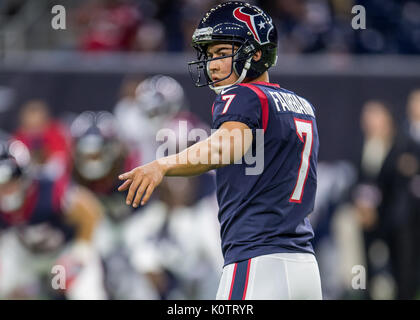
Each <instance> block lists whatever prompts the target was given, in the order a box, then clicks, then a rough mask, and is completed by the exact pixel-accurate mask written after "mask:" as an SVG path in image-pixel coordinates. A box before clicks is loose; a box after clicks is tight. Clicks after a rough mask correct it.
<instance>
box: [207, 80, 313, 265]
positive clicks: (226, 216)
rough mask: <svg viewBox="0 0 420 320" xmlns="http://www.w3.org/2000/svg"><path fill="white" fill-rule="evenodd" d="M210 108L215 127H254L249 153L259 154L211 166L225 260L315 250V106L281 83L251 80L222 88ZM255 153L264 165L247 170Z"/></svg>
mask: <svg viewBox="0 0 420 320" xmlns="http://www.w3.org/2000/svg"><path fill="white" fill-rule="evenodd" d="M212 113H213V123H212V129H218V128H219V127H220V126H221V124H222V123H224V122H226V121H239V122H243V123H245V124H246V125H247V126H248V127H250V128H251V129H252V130H253V136H254V139H253V144H252V149H253V150H252V151H248V152H253V154H254V155H256V159H257V160H256V161H255V162H256V163H250V161H245V157H243V158H242V159H241V161H240V163H235V164H231V165H227V166H225V167H222V168H219V169H217V170H216V184H217V200H218V203H219V214H218V218H219V221H220V225H221V240H222V252H223V255H224V259H225V265H227V264H230V263H234V262H238V261H242V260H246V259H249V258H253V257H256V256H260V255H264V254H271V253H281V252H306V253H312V254H313V253H314V252H313V248H312V244H311V240H312V239H313V236H314V233H313V230H312V226H311V225H310V223H309V220H308V215H309V214H310V213H311V212H312V210H313V208H314V200H315V192H316V185H317V176H316V168H317V159H318V148H319V139H318V130H317V125H316V120H315V115H314V108H313V106H312V105H311V104H310V103H309V102H308V101H307V100H306V99H304V98H302V97H300V96H298V95H296V94H295V93H293V92H291V91H288V90H285V89H282V88H280V87H279V86H278V85H275V84H271V83H265V82H254V83H250V84H239V85H235V86H232V87H229V88H227V89H225V90H223V91H222V92H221V93H220V94H219V95H218V96H217V97H216V99H215V102H214V104H213V108H212ZM257 131H258V132H259V133H260V138H261V137H263V141H262V140H261V139H260V140H258V135H257V134H256V132H257ZM262 133H263V134H262ZM258 153H259V156H258ZM262 156H263V157H262ZM248 159H251V158H248ZM258 159H260V162H261V161H262V164H261V163H260V164H259V166H260V167H261V170H259V171H258V172H257V173H256V174H255V173H252V174H250V171H248V172H247V171H246V170H247V168H248V170H249V169H250V168H253V167H254V168H257V167H258V164H257V162H258V161H259V160H258Z"/></svg>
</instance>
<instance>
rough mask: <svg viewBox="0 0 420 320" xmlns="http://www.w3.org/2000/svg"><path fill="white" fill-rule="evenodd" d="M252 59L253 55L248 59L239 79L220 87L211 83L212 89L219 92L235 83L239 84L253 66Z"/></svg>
mask: <svg viewBox="0 0 420 320" xmlns="http://www.w3.org/2000/svg"><path fill="white" fill-rule="evenodd" d="M251 60H252V57H249V58H248V60H246V62H245V66H244V68H243V69H242V73H241V75H240V76H239V78H238V80H236V81H235V82H234V83H232V84H227V85H224V86H220V87H215V86H213V85H209V87H210V89H212V90H213V91H214V92H216V94H219V93H220V92H222V90H224V89H226V88H229V87H231V86H234V85H235V84H238V83H240V82H242V81H243V80H244V79H245V77H246V74H247V72H248V70H249V68H250V67H251Z"/></svg>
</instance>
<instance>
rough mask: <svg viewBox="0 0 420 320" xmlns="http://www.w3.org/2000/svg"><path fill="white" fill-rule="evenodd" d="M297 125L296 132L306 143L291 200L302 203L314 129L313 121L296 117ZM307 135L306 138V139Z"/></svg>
mask: <svg viewBox="0 0 420 320" xmlns="http://www.w3.org/2000/svg"><path fill="white" fill-rule="evenodd" d="M294 120H295V126H296V134H297V135H298V137H299V139H300V140H301V141H302V142H303V143H304V145H303V150H302V154H301V160H300V166H299V171H298V176H297V181H296V185H295V188H294V190H293V193H292V195H291V196H290V199H289V201H290V202H297V203H300V202H301V201H302V195H303V190H304V189H305V183H306V178H307V177H308V172H309V167H310V162H309V159H310V157H311V152H312V140H313V130H312V121H310V120H302V119H297V118H294ZM304 136H306V139H304Z"/></svg>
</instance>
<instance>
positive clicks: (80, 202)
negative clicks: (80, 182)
mask: <svg viewBox="0 0 420 320" xmlns="http://www.w3.org/2000/svg"><path fill="white" fill-rule="evenodd" d="M0 147H1V150H0V232H1V233H2V237H1V241H0V245H1V253H0V255H1V258H0V264H1V274H0V278H1V280H0V294H1V296H2V297H3V298H31V299H39V298H60V297H65V298H67V299H104V298H105V295H104V290H103V286H102V281H103V278H102V267H101V264H100V260H99V257H98V256H97V254H96V252H95V250H94V248H93V246H92V244H91V241H92V236H93V232H94V229H95V226H96V223H97V221H98V220H99V217H100V215H101V214H102V207H101V205H100V204H99V202H98V201H97V200H96V198H95V197H94V195H93V194H92V193H91V192H90V191H88V190H87V189H85V188H82V187H80V186H77V185H74V184H71V183H70V182H69V180H68V179H67V178H68V177H66V176H61V177H60V178H57V179H55V180H51V179H49V178H46V177H44V176H41V177H34V176H32V175H31V172H30V171H29V169H30V168H29V167H28V165H29V164H30V162H29V161H30V160H29V159H30V158H29V157H30V156H29V152H28V151H27V149H26V147H25V146H24V145H23V144H22V143H21V142H19V141H11V142H10V143H8V142H4V141H2V143H1V145H0ZM55 265H60V266H62V267H64V269H65V277H64V281H65V290H64V291H62V290H55V288H52V285H51V283H52V282H51V277H52V270H53V269H52V268H53V266H55ZM63 295H64V296H63Z"/></svg>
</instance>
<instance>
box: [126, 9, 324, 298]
mask: <svg viewBox="0 0 420 320" xmlns="http://www.w3.org/2000/svg"><path fill="white" fill-rule="evenodd" d="M277 40H278V39H277V33H276V28H275V26H274V24H273V22H272V19H271V18H270V17H269V16H268V15H267V14H265V13H264V12H263V11H262V10H261V9H260V8H258V7H256V6H253V5H250V4H247V3H245V2H239V1H234V2H225V3H222V4H219V5H217V6H215V7H214V8H212V9H210V10H209V11H208V12H207V13H206V14H205V15H204V17H203V18H202V19H201V21H200V23H199V25H198V28H197V29H196V30H195V32H194V34H193V39H192V45H193V47H194V48H195V49H196V50H197V53H198V60H197V61H195V62H192V63H190V64H189V67H190V72H191V73H192V74H193V79H195V84H196V85H197V86H209V87H210V88H211V89H213V90H214V91H215V92H216V93H217V96H216V99H215V101H214V104H213V107H212V115H213V122H212V128H213V129H214V130H215V131H214V132H213V134H212V135H211V136H210V137H209V138H207V139H205V140H202V141H200V142H197V143H196V144H194V145H192V146H191V147H189V148H187V149H186V150H184V151H182V152H180V153H178V154H175V155H172V156H168V157H162V158H160V159H157V160H155V161H153V162H151V163H149V164H146V165H144V166H140V167H137V168H134V169H133V170H131V171H129V172H127V173H124V174H122V175H121V176H120V179H121V180H125V181H124V183H123V184H122V185H121V186H120V187H119V190H120V191H124V190H128V194H127V198H126V202H127V204H130V205H133V206H134V207H137V206H139V205H143V204H145V203H146V202H147V201H148V199H149V198H150V195H151V194H152V192H153V190H154V189H155V188H156V186H157V185H159V184H160V183H161V181H162V178H163V177H164V176H191V175H198V174H202V173H204V172H207V171H209V170H212V169H216V183H217V198H218V203H219V214H218V218H219V221H220V225H221V240H222V252H223V255H224V268H223V274H222V277H221V281H220V284H219V289H218V292H217V296H216V298H217V299H321V298H322V293H321V281H320V276H319V270H318V264H317V261H316V258H315V255H314V251H313V248H312V244H311V240H312V239H313V237H314V233H313V230H312V227H311V225H310V222H309V219H308V215H309V214H310V213H311V211H312V210H313V207H314V199H315V192H316V185H317V175H316V169H317V158H318V147H319V140H318V131H317V124H316V119H315V110H314V107H313V106H312V105H311V104H310V103H309V102H308V100H306V99H305V98H303V97H301V96H299V95H297V94H295V93H293V92H291V91H289V90H286V89H284V88H281V87H280V86H279V85H278V84H275V83H270V82H269V75H268V71H267V70H268V69H269V68H270V67H272V66H274V65H275V64H276V60H277ZM195 67H196V68H195ZM194 75H195V76H194ZM253 151H255V152H256V156H255V158H253V156H252V155H253V154H254V152H253ZM197 154H198V155H199V159H198V160H199V161H197Z"/></svg>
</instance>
